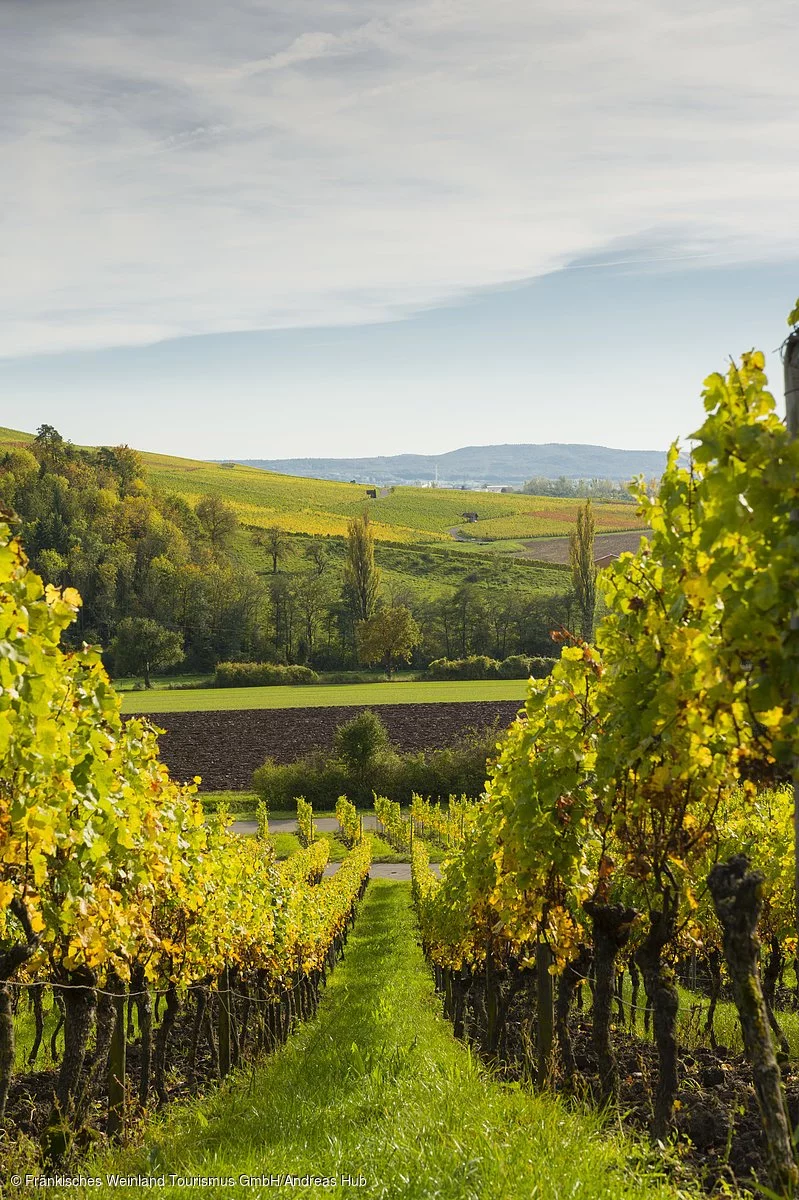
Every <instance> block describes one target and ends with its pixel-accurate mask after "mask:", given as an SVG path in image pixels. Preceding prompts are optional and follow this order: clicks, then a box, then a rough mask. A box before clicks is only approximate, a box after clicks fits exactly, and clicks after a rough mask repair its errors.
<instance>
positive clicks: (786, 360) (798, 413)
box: [783, 328, 799, 957]
mask: <svg viewBox="0 0 799 1200" xmlns="http://www.w3.org/2000/svg"><path fill="white" fill-rule="evenodd" d="M783 364H784V367H785V424H786V425H787V427H788V433H789V434H790V436H791V437H792V438H797V437H799V328H794V330H793V332H792V333H790V334H789V335H788V339H787V341H786V343H785V347H784V353H783ZM791 518H792V520H793V521H794V522H795V523H799V510H797V509H794V510H793V511H792V513H791ZM790 630H791V632H792V633H795V632H797V631H799V607H796V608H794V611H793V612H792V613H791V621H790ZM786 699H787V697H786ZM797 700H799V697H797V696H795V695H794V696H792V697H791V702H792V704H793V705H794V706H795V705H796V703H797ZM793 809H794V816H793V835H794V902H795V909H796V929H797V932H799V759H797V758H796V757H794V760H793ZM797 957H799V953H798V954H797Z"/></svg>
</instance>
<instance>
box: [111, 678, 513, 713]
mask: <svg viewBox="0 0 799 1200" xmlns="http://www.w3.org/2000/svg"><path fill="white" fill-rule="evenodd" d="M526 693H527V682H526V680H524V679H487V680H482V681H479V682H472V681H471V680H461V679H458V680H452V681H449V682H446V683H396V682H392V683H364V684H357V683H355V684H353V683H347V684H341V685H335V684H318V685H314V684H304V685H297V686H294V687H258V688H203V689H198V690H197V691H185V692H181V691H174V690H173V691H169V690H159V689H156V688H153V689H152V690H151V691H149V692H148V691H141V692H126V693H125V695H124V696H123V697H122V711H123V712H124V713H161V712H164V713H166V712H215V711H222V710H239V709H247V708H326V707H334V708H340V707H343V706H345V705H358V704H368V705H369V706H370V707H371V706H372V705H374V704H440V703H446V702H451V701H462V700H518V701H519V703H520V704H521V703H522V701H523V700H524V698H525V695H526Z"/></svg>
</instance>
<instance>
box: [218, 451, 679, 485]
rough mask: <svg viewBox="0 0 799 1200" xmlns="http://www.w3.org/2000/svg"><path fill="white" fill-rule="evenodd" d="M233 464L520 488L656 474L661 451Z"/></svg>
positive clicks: (364, 478) (320, 475) (335, 476)
mask: <svg viewBox="0 0 799 1200" xmlns="http://www.w3.org/2000/svg"><path fill="white" fill-rule="evenodd" d="M236 461H237V462H240V463H242V465H244V466H248V467H260V468H261V469H262V470H265V471H277V472H279V473H280V474H282V475H299V476H303V477H305V478H311V479H332V480H337V481H348V480H351V479H355V480H357V481H358V482H359V483H372V482H375V483H393V484H397V483H406V484H408V483H410V484H413V483H417V482H426V481H427V480H431V479H434V478H435V476H436V471H438V478H439V480H440V481H441V482H442V483H454V484H464V483H465V484H467V485H470V484H471V485H473V484H478V485H479V484H482V483H486V484H494V485H499V484H508V485H511V486H514V487H518V486H520V485H521V484H523V483H526V482H527V480H528V479H532V478H534V477H535V476H543V477H545V478H547V479H558V478H559V477H560V476H561V475H565V476H566V478H567V479H594V478H599V479H612V480H616V481H618V482H620V483H626V482H627V481H628V480H630V479H632V478H633V477H634V476H636V475H644V476H646V477H647V478H650V477H651V476H658V477H659V476H660V475H662V473H663V470H664V469H665V466H666V452H665V450H613V449H611V448H610V447H608V446H582V445H569V444H567V443H562V442H550V443H547V444H545V445H541V446H537V445H532V444H523V445H516V446H515V445H505V446H464V447H463V448H462V449H460V450H450V451H448V452H447V453H446V454H392V455H379V456H377V457H376V458H272V459H267V458H246V459H237V460H236Z"/></svg>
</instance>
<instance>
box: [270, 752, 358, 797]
mask: <svg viewBox="0 0 799 1200" xmlns="http://www.w3.org/2000/svg"><path fill="white" fill-rule="evenodd" d="M348 782H349V780H348V777H347V774H346V772H345V770H344V768H343V767H342V766H341V764H337V763H335V762H333V761H331V760H330V759H329V756H328V755H327V754H325V752H324V751H323V750H315V751H314V752H313V753H311V754H306V755H305V757H304V758H300V759H297V761H296V762H293V763H276V762H275V760H274V759H272V758H268V759H267V760H266V762H265V763H264V765H263V766H262V767H258V769H257V770H256V771H255V772H254V774H253V777H252V786H253V791H255V792H257V793H258V795H259V796H260V797H261V799H262V800H264V801H266V803H267V805H268V806H269V809H270V811H272V812H280V811H282V810H288V811H289V812H291V811H292V810H295V811H296V807H297V797H298V796H304V798H305V799H306V800H308V801H309V803H310V804H311V805H313V807H314V808H315V809H316V810H317V811H323V810H324V809H327V808H332V807H333V804H334V803H335V799H336V797H337V796H340V795H341V794H342V792H346V791H347V784H348Z"/></svg>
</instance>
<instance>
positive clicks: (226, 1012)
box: [217, 967, 230, 1079]
mask: <svg viewBox="0 0 799 1200" xmlns="http://www.w3.org/2000/svg"><path fill="white" fill-rule="evenodd" d="M217 999H218V1001H219V1008H218V1011H217V1033H218V1037H219V1074H220V1075H221V1077H222V1078H223V1079H224V1078H225V1076H226V1075H227V1074H228V1072H229V1071H230V971H229V969H228V968H227V967H224V968H223V970H222V974H221V975H220V976H219V988H218V991H217Z"/></svg>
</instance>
